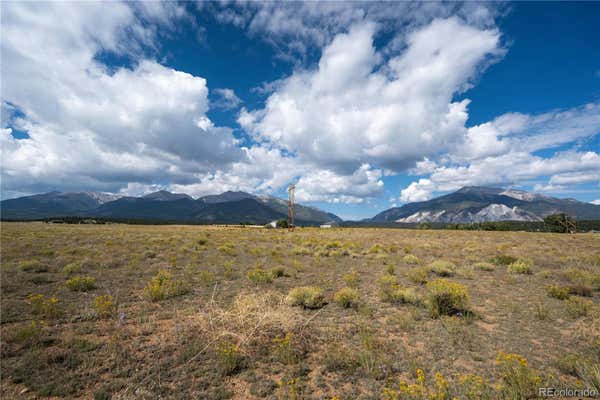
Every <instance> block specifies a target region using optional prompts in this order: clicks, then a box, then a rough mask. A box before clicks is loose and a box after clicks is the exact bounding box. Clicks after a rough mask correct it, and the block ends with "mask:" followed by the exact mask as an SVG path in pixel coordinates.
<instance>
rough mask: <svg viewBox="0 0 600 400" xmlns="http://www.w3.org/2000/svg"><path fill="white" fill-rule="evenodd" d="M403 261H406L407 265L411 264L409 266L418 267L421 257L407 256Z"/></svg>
mask: <svg viewBox="0 0 600 400" xmlns="http://www.w3.org/2000/svg"><path fill="white" fill-rule="evenodd" d="M402 261H404V263H405V264H409V265H417V264H419V263H420V262H421V260H420V259H419V257H417V256H415V255H412V254H407V255H405V256H404V257H403V258H402Z"/></svg>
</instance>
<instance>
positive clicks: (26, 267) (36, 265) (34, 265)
mask: <svg viewBox="0 0 600 400" xmlns="http://www.w3.org/2000/svg"><path fill="white" fill-rule="evenodd" d="M19 267H20V268H21V270H23V271H27V272H29V271H33V272H48V266H47V265H46V264H43V263H42V262H40V261H39V260H26V261H21V262H20V263H19Z"/></svg>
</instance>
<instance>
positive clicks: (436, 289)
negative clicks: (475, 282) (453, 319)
mask: <svg viewBox="0 0 600 400" xmlns="http://www.w3.org/2000/svg"><path fill="white" fill-rule="evenodd" d="M427 290H428V294H427V306H428V308H429V311H430V313H431V315H432V316H433V317H439V316H441V315H456V314H459V313H462V312H465V311H467V305H468V302H469V296H468V293H467V288H466V287H465V286H464V285H461V284H460V283H456V282H451V281H449V280H447V279H437V280H435V281H432V282H429V283H428V284H427Z"/></svg>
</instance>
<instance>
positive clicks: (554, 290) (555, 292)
mask: <svg viewBox="0 0 600 400" xmlns="http://www.w3.org/2000/svg"><path fill="white" fill-rule="evenodd" d="M546 293H548V296H550V297H553V298H555V299H558V300H566V299H568V298H569V288H568V287H564V286H557V285H550V286H546Z"/></svg>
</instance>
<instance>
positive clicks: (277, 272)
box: [270, 266, 285, 278]
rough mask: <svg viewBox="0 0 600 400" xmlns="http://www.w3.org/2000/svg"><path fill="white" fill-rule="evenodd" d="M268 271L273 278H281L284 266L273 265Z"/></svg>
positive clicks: (283, 273)
mask: <svg viewBox="0 0 600 400" xmlns="http://www.w3.org/2000/svg"><path fill="white" fill-rule="evenodd" d="M270 272H271V276H272V277H273V278H281V277H283V276H285V268H283V267H282V266H277V267H273V268H271V270H270Z"/></svg>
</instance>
